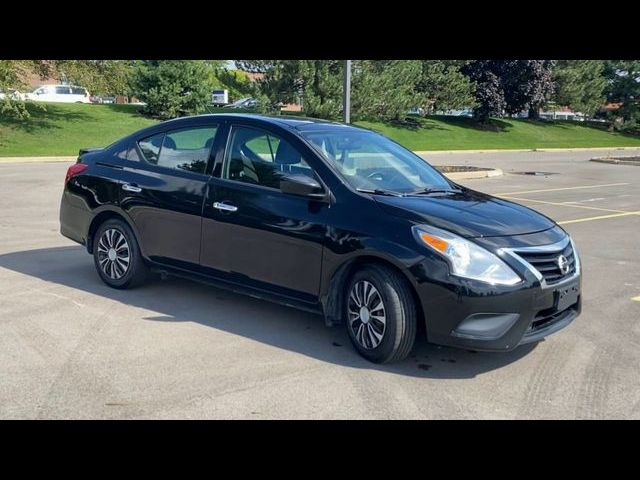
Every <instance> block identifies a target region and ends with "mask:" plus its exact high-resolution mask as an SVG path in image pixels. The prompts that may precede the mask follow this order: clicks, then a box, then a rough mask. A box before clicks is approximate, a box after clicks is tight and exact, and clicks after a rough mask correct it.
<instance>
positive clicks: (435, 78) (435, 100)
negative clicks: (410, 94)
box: [416, 60, 475, 113]
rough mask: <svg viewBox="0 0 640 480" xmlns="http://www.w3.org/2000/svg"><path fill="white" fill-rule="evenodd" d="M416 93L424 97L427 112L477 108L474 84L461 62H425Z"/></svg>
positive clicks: (424, 106)
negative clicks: (465, 72)
mask: <svg viewBox="0 0 640 480" xmlns="http://www.w3.org/2000/svg"><path fill="white" fill-rule="evenodd" d="M421 64H422V72H421V75H420V79H419V80H418V82H417V84H416V91H417V92H419V93H421V94H422V95H423V101H424V103H423V105H422V107H423V108H424V109H425V111H426V112H428V113H430V112H434V111H446V110H455V109H462V108H466V107H473V106H475V98H474V96H473V83H472V82H471V80H470V79H469V77H467V76H466V75H464V74H463V73H462V72H461V71H460V68H461V67H462V66H463V65H464V64H465V62H464V61H460V60H423V61H422V62H421Z"/></svg>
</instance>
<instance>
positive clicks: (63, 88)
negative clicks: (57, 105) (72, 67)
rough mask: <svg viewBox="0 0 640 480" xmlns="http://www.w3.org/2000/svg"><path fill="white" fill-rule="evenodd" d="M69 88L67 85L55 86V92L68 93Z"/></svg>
mask: <svg viewBox="0 0 640 480" xmlns="http://www.w3.org/2000/svg"><path fill="white" fill-rule="evenodd" d="M69 90H70V89H69V87H56V93H58V94H63V95H68V94H69Z"/></svg>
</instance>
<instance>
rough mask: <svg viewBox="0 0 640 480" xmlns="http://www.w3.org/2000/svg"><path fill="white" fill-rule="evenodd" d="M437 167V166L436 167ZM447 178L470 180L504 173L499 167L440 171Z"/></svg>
mask: <svg viewBox="0 0 640 480" xmlns="http://www.w3.org/2000/svg"><path fill="white" fill-rule="evenodd" d="M436 168H438V167H436ZM442 173H443V174H444V175H445V176H446V177H447V178H450V179H451V180H470V179H474V178H488V177H499V176H501V175H504V172H503V171H502V170H501V169H499V168H492V169H491V170H481V171H479V172H449V173H445V172H442Z"/></svg>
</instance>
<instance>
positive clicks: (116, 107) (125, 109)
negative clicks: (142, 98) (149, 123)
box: [100, 103, 151, 119]
mask: <svg viewBox="0 0 640 480" xmlns="http://www.w3.org/2000/svg"><path fill="white" fill-rule="evenodd" d="M100 107H101V108H106V109H108V110H111V111H112V112H117V113H126V114H128V115H130V116H132V117H137V118H146V119H151V117H149V116H147V115H144V114H143V113H142V111H143V108H144V107H143V106H142V105H130V104H126V103H106V104H102V105H100Z"/></svg>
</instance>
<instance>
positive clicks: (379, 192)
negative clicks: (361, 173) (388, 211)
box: [356, 188, 404, 197]
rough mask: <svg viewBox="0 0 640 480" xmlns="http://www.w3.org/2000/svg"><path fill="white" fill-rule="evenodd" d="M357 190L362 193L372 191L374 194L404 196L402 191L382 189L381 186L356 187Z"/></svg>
mask: <svg viewBox="0 0 640 480" xmlns="http://www.w3.org/2000/svg"><path fill="white" fill-rule="evenodd" d="M356 190H358V191H359V192H362V193H373V194H374V195H387V196H389V197H404V194H403V193H398V192H394V191H392V190H383V189H381V188H375V189H373V190H367V189H364V188H356Z"/></svg>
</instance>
